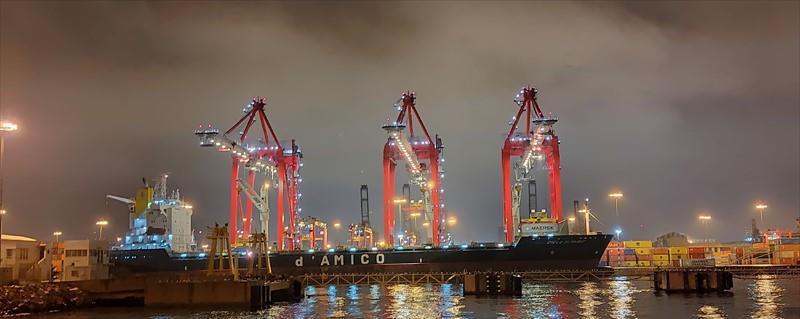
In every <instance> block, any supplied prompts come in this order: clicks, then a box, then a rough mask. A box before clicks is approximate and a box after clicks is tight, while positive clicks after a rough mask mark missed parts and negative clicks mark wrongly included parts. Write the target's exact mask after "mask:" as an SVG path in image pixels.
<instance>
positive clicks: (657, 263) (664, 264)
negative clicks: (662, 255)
mask: <svg viewBox="0 0 800 319" xmlns="http://www.w3.org/2000/svg"><path fill="white" fill-rule="evenodd" d="M653 266H656V267H669V261H666V260H655V261H653Z"/></svg>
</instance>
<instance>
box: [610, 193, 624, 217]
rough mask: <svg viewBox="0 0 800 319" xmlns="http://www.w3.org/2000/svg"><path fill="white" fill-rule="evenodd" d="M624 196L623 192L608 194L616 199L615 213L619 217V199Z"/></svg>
mask: <svg viewBox="0 0 800 319" xmlns="http://www.w3.org/2000/svg"><path fill="white" fill-rule="evenodd" d="M622 196H624V195H623V194H622V192H615V193H611V194H608V197H611V198H613V199H614V214H615V215H616V216H617V219H619V199H620V198H622Z"/></svg>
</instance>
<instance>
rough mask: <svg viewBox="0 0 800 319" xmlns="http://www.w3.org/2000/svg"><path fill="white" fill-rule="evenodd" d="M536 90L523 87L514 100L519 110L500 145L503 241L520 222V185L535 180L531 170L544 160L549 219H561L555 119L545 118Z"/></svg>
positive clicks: (551, 117)
mask: <svg viewBox="0 0 800 319" xmlns="http://www.w3.org/2000/svg"><path fill="white" fill-rule="evenodd" d="M537 93H538V90H537V89H536V88H534V87H530V86H528V87H523V88H522V90H521V91H520V92H519V93H518V94H517V95H516V96H515V97H514V103H516V104H517V106H518V107H519V109H518V110H517V113H516V115H515V116H514V117H513V118H512V122H511V123H510V125H511V129H510V130H509V132H508V135H507V136H506V139H505V142H504V143H503V149H502V153H501V160H502V169H503V174H502V175H503V225H504V227H505V241H506V242H513V241H514V237H515V235H516V234H517V231H518V224H519V220H520V216H519V208H520V202H521V191H522V182H524V181H530V180H533V179H534V178H535V176H534V174H533V171H534V169H535V167H536V163H537V161H538V160H540V159H541V158H542V157H545V160H546V165H547V168H548V179H549V186H550V218H552V219H553V220H555V221H556V222H559V221H561V220H562V219H563V217H562V206H561V201H562V199H561V159H560V154H559V148H558V144H559V141H558V136H556V135H555V133H554V132H553V124H555V123H556V122H557V121H558V118H556V117H553V116H551V115H548V116H546V115H545V114H544V113H543V112H542V109H541V108H540V107H539V103H538V102H537V97H536V94H537ZM523 117H524V120H525V130H524V131H518V130H517V128H518V124H519V121H520V119H522V118H523ZM513 157H519V161H518V162H516V163H515V165H514V167H513V170H514V175H515V176H514V177H515V179H514V181H513V184H512V181H511V170H512V166H511V160H512V158H513Z"/></svg>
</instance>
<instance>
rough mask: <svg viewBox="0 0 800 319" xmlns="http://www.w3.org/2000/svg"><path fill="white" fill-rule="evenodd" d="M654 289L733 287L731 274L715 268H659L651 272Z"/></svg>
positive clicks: (685, 290)
mask: <svg viewBox="0 0 800 319" xmlns="http://www.w3.org/2000/svg"><path fill="white" fill-rule="evenodd" d="M653 286H654V287H655V289H656V291H666V292H691V291H696V292H710V291H726V290H730V289H731V288H733V274H732V273H730V272H727V271H717V270H660V271H656V272H654V273H653Z"/></svg>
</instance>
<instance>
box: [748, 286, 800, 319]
mask: <svg viewBox="0 0 800 319" xmlns="http://www.w3.org/2000/svg"><path fill="white" fill-rule="evenodd" d="M796 284H798V283H797V282H795V286H794V288H795V289H798V287H797V286H796ZM747 290H748V291H749V293H750V298H751V299H752V300H753V306H752V308H753V310H752V312H751V313H750V317H752V318H761V319H770V318H780V317H781V316H780V308H781V306H783V303H782V302H781V296H782V295H783V293H784V291H785V290H786V289H785V288H783V287H781V286H780V285H778V283H777V281H776V280H775V279H774V278H773V277H772V276H761V277H759V278H758V280H755V281H753V283H751V284H749V285H748V286H747ZM797 315H798V317H800V314H797Z"/></svg>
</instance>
